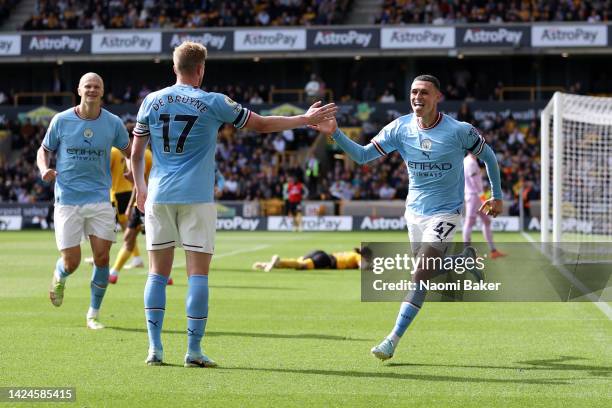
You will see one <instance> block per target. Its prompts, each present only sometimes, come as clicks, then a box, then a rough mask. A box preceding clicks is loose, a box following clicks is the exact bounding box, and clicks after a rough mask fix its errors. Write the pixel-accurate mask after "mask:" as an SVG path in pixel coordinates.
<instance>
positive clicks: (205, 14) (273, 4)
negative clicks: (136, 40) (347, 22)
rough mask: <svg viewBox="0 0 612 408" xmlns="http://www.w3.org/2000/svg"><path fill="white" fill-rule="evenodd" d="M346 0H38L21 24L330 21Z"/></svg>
mask: <svg viewBox="0 0 612 408" xmlns="http://www.w3.org/2000/svg"><path fill="white" fill-rule="evenodd" d="M349 4H350V0H311V1H298V0H272V1H267V0H224V1H221V0H204V1H202V0H176V1H154V0H144V1H133V0H132V1H129V0H128V1H119V0H110V1H107V0H93V1H83V0H39V1H38V4H37V9H36V11H35V13H34V14H33V15H32V16H31V17H30V19H29V20H27V21H26V22H25V24H24V26H23V29H24V30H74V29H83V30H90V29H93V30H104V29H132V28H198V27H244V26H262V27H267V26H296V25H302V26H304V25H329V24H339V23H342V22H343V20H344V17H345V16H346V13H347V10H348V7H349Z"/></svg>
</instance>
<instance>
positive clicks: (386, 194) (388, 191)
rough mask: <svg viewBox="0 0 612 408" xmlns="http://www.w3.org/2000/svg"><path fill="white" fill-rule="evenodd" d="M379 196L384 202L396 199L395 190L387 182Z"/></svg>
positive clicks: (381, 188)
mask: <svg viewBox="0 0 612 408" xmlns="http://www.w3.org/2000/svg"><path fill="white" fill-rule="evenodd" d="M378 196H379V197H380V198H381V199H383V200H391V199H393V198H395V189H394V188H393V187H391V186H390V185H389V183H387V182H385V183H383V185H382V186H381V187H380V189H379V190H378Z"/></svg>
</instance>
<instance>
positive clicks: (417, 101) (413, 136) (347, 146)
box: [313, 75, 502, 360]
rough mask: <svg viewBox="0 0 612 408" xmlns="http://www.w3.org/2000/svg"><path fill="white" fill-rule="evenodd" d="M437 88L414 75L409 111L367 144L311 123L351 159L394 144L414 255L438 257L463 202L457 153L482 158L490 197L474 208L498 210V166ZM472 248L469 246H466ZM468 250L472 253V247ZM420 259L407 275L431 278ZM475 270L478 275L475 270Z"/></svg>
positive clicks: (414, 304) (415, 308)
mask: <svg viewBox="0 0 612 408" xmlns="http://www.w3.org/2000/svg"><path fill="white" fill-rule="evenodd" d="M441 96H442V94H441V93H440V82H439V81H438V79H437V78H435V77H434V76H432V75H420V76H418V77H416V78H415V79H414V81H413V83H412V87H411V89H410V103H411V106H412V109H413V111H414V113H412V114H408V115H405V116H401V117H399V118H397V119H396V120H394V121H393V122H391V123H389V124H388V125H387V126H385V127H384V128H383V130H382V131H381V132H380V133H379V134H378V135H377V136H375V137H374V138H373V139H372V141H371V143H369V144H368V145H367V146H361V145H359V144H357V143H355V142H353V141H352V140H351V139H349V138H348V137H347V136H346V135H344V133H342V131H340V130H339V129H338V127H337V124H336V121H335V120H331V121H328V122H325V123H323V124H320V125H318V126H313V128H315V129H319V130H320V131H322V132H324V133H328V134H332V137H333V138H334V140H335V141H336V143H338V145H339V146H340V147H341V148H342V149H343V150H344V151H345V152H347V153H348V154H349V156H350V157H351V158H352V159H353V160H355V161H356V162H358V163H360V164H362V163H367V162H369V161H371V160H375V159H378V158H380V157H383V156H386V155H387V154H389V153H391V152H393V151H395V150H397V151H398V152H399V153H400V154H401V155H402V158H403V159H404V161H405V163H406V167H407V168H408V175H409V192H408V197H407V198H406V215H405V217H406V223H407V225H408V235H409V238H410V243H411V246H412V251H413V253H414V254H415V255H421V256H422V257H425V258H429V257H441V256H444V255H445V252H446V249H447V246H448V243H450V242H452V240H453V236H454V234H455V231H456V230H457V225H459V222H460V221H461V208H462V207H463V187H464V180H463V177H464V176H463V158H464V156H465V155H466V153H467V152H471V153H473V154H475V155H476V156H478V158H480V159H481V160H482V161H484V162H485V164H486V167H487V174H488V176H489V181H490V183H491V186H492V190H493V197H492V198H491V199H489V200H488V201H486V202H485V203H484V204H483V205H482V207H481V208H480V211H484V212H486V213H487V214H488V215H492V216H494V217H495V216H497V215H498V214H500V213H501V211H502V192H501V184H500V175H499V167H498V165H497V159H496V158H495V154H494V153H493V150H492V149H491V148H490V147H489V146H488V145H487V144H486V142H485V140H484V138H483V137H482V136H481V135H480V134H479V133H478V131H477V130H476V129H475V128H474V127H473V126H472V125H470V124H468V123H465V122H459V121H457V120H455V119H453V118H452V117H450V116H447V115H445V114H443V113H440V112H438V109H437V104H438V102H439V101H440V98H441ZM470 250H471V251H473V249H472V248H470ZM472 255H474V253H473V252H472ZM427 266H428V265H421V267H420V268H419V269H417V271H416V273H415V275H414V277H413V279H414V281H416V282H419V281H422V280H425V279H428V278H431V277H433V276H435V274H437V273H440V272H443V271H435V270H427V269H426V267H427ZM477 276H478V275H477ZM425 295H426V291H425V290H421V289H420V288H419V286H418V285H417V290H414V291H410V292H409V293H408V295H407V296H406V299H405V301H404V302H403V303H402V305H401V307H400V312H399V315H398V317H397V320H396V323H395V327H394V328H393V330H392V331H391V333H390V334H389V336H387V338H385V339H384V340H383V341H382V343H380V344H379V345H378V346H376V347H374V348H372V354H374V356H376V357H377V358H379V359H381V360H387V359H389V358H391V357H393V353H394V351H395V348H396V347H397V344H398V342H399V340H400V338H401V337H402V335H403V334H404V332H405V331H406V329H407V328H408V326H409V325H410V323H411V322H412V320H413V319H414V318H415V316H416V314H417V313H418V312H419V310H420V308H421V306H422V304H423V301H424V299H425Z"/></svg>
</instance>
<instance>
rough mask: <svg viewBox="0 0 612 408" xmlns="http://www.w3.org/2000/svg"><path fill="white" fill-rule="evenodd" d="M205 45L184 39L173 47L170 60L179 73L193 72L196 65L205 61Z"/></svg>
mask: <svg viewBox="0 0 612 408" xmlns="http://www.w3.org/2000/svg"><path fill="white" fill-rule="evenodd" d="M207 54H208V52H207V51H206V47H205V46H203V45H202V44H200V43H197V42H193V41H184V42H183V43H182V44H181V45H179V46H178V47H176V48H175V49H174V52H173V53H172V61H173V62H174V66H175V67H176V70H177V71H178V72H180V73H181V74H193V73H194V72H195V70H196V68H197V66H198V65H200V64H202V65H204V63H205V61H206V55H207Z"/></svg>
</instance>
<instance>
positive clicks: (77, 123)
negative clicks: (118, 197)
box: [42, 108, 130, 205]
mask: <svg viewBox="0 0 612 408" xmlns="http://www.w3.org/2000/svg"><path fill="white" fill-rule="evenodd" d="M129 143H130V139H129V137H128V133H127V130H126V129H125V126H124V125H123V122H122V121H121V119H120V118H119V117H118V116H116V115H113V114H112V113H110V112H109V111H107V110H106V109H102V110H101V111H100V115H99V116H98V118H97V119H91V120H90V119H82V118H81V117H79V116H78V115H77V113H76V108H70V109H68V110H65V111H63V112H60V113H58V114H57V115H55V116H54V117H53V119H52V120H51V123H50V124H49V127H48V128H47V133H46V135H45V138H44V140H43V142H42V146H43V148H44V149H46V150H49V151H53V152H55V153H56V166H55V167H56V170H57V178H56V180H55V203H56V204H63V205H84V204H93V203H104V202H110V197H109V194H108V191H109V189H110V187H111V174H110V154H111V148H112V147H113V146H114V147H116V148H118V149H121V150H125V149H127V147H128V145H129Z"/></svg>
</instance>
